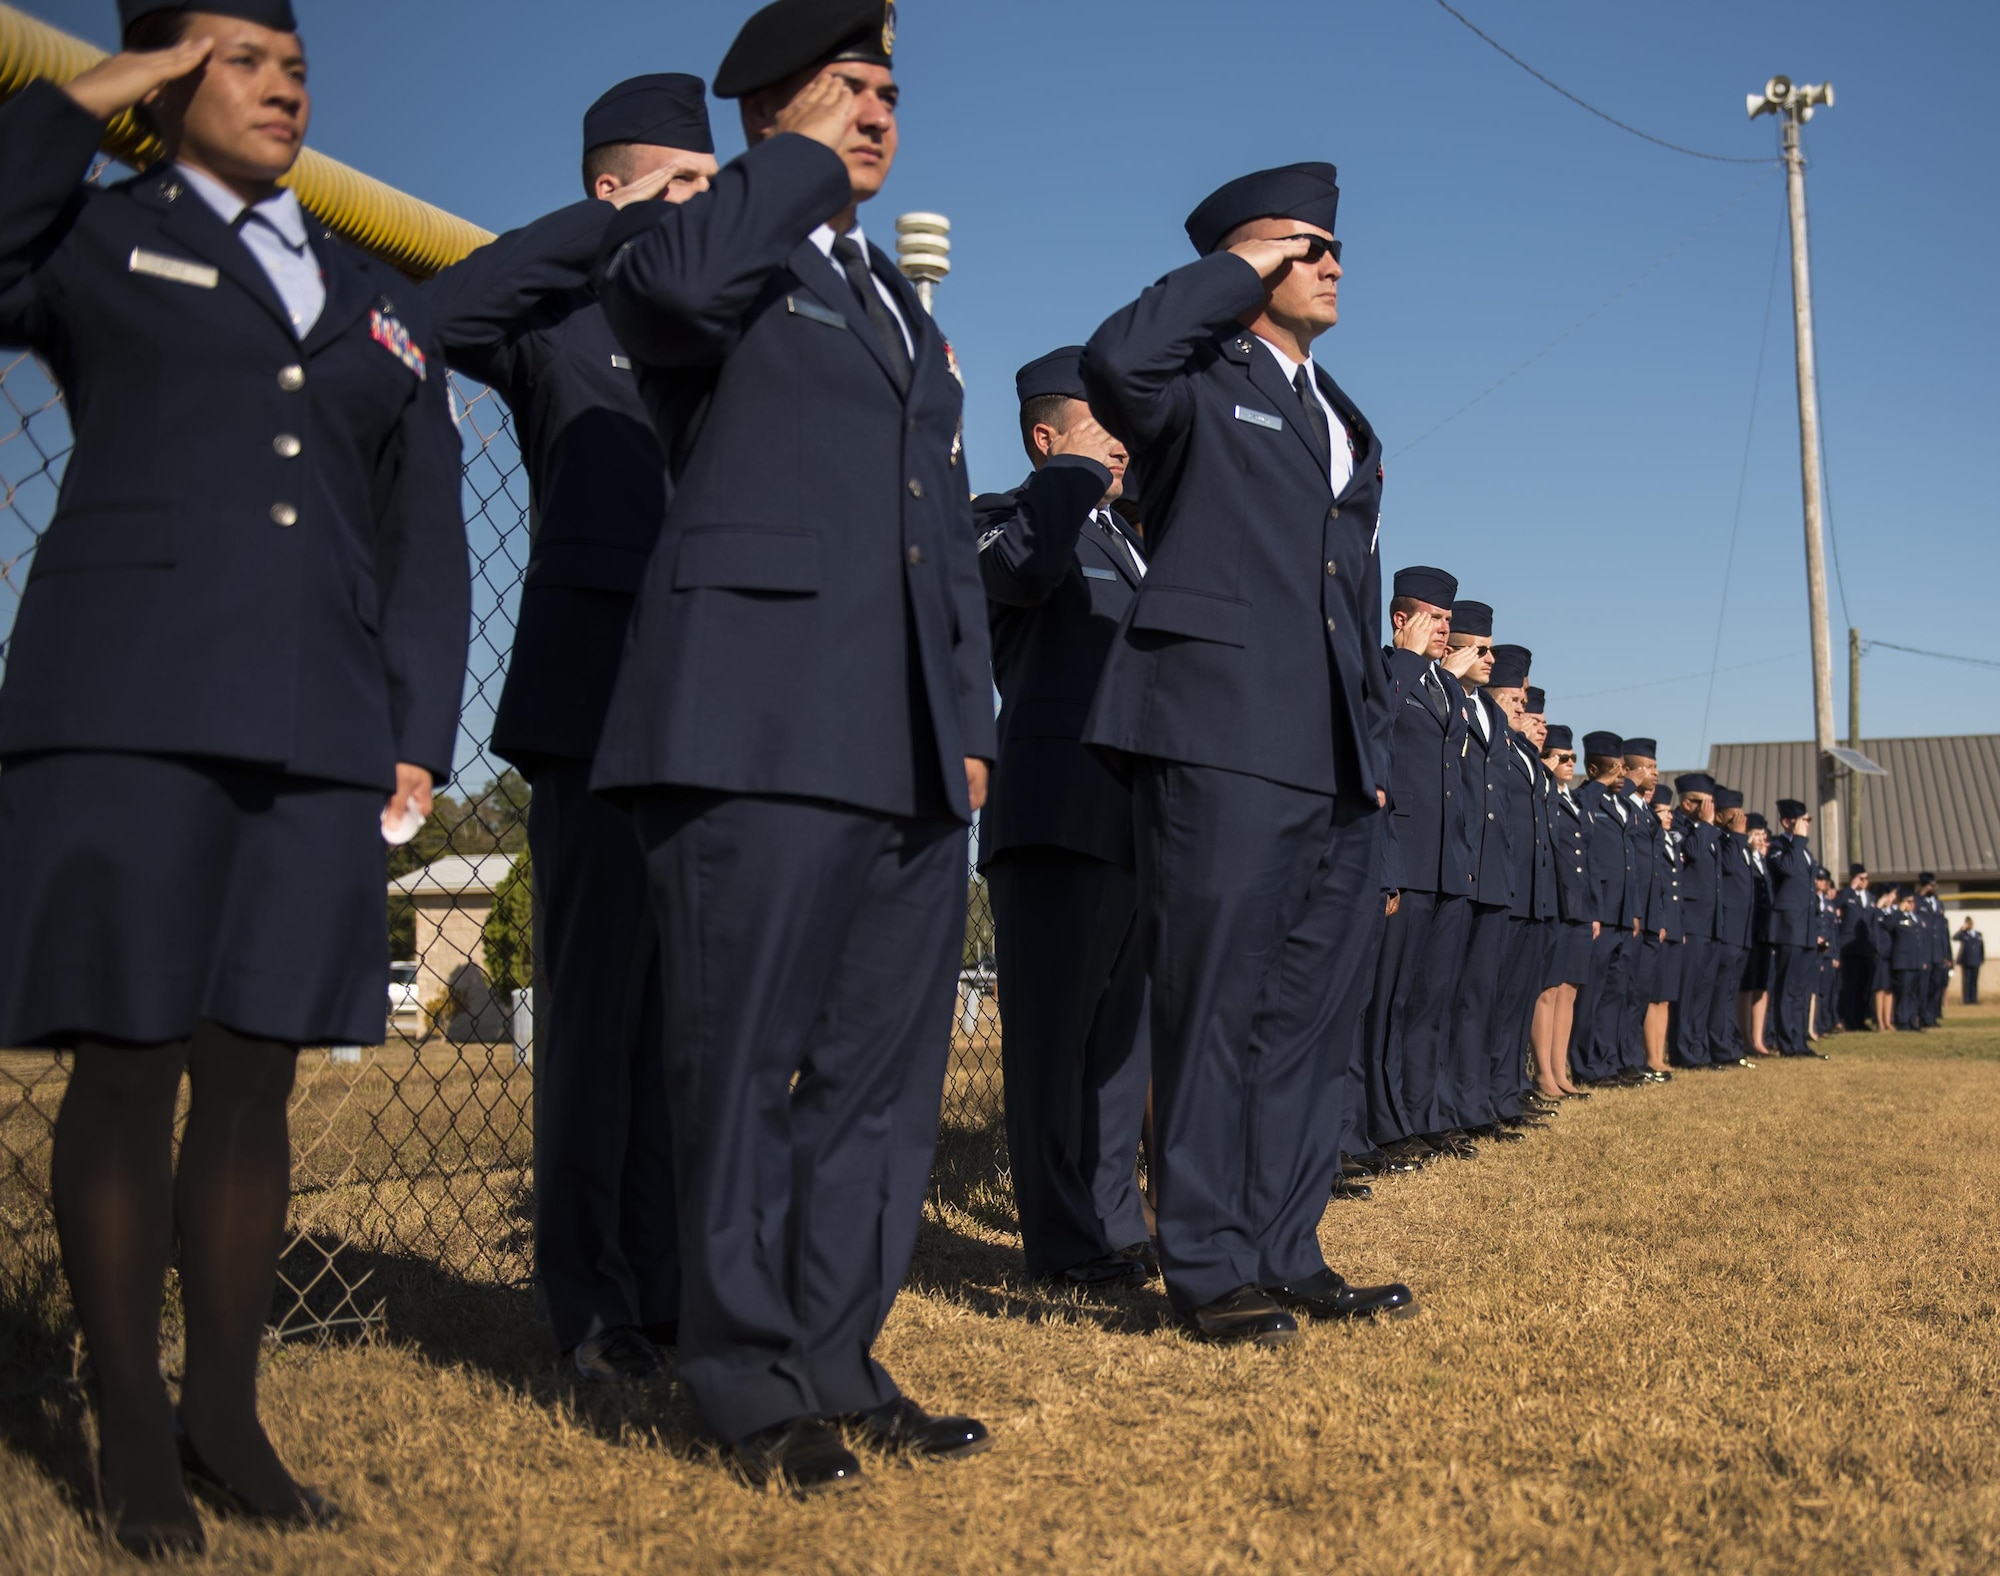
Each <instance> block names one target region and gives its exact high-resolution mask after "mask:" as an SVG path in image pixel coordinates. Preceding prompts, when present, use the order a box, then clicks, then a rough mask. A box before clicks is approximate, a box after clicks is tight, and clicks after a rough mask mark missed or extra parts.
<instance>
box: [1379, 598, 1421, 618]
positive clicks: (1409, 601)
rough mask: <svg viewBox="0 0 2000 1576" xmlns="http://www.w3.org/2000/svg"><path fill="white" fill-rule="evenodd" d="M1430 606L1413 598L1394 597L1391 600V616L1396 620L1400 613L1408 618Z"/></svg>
mask: <svg viewBox="0 0 2000 1576" xmlns="http://www.w3.org/2000/svg"><path fill="white" fill-rule="evenodd" d="M1429 605H1430V604H1429V603H1427V602H1420V601H1418V600H1417V598H1415V597H1413V596H1392V597H1390V598H1389V616H1390V617H1391V618H1394V617H1395V616H1396V615H1397V614H1398V613H1401V614H1403V615H1404V616H1405V617H1407V616H1408V615H1409V614H1411V613H1415V612H1417V611H1419V610H1420V609H1422V608H1425V607H1428V606H1429Z"/></svg>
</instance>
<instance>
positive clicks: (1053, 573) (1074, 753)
mask: <svg viewBox="0 0 2000 1576" xmlns="http://www.w3.org/2000/svg"><path fill="white" fill-rule="evenodd" d="M1110 486H1111V473H1110V472H1109V471H1107V470H1106V469H1105V468H1104V467H1103V466H1102V465H1099V464H1098V463H1097V461H1095V460H1091V459H1086V458H1084V457H1083V456H1081V455H1071V454H1058V455H1056V456H1054V457H1053V458H1051V459H1050V460H1049V462H1048V463H1047V464H1046V465H1044V466H1043V467H1042V468H1041V469H1040V470H1039V471H1037V472H1036V473H1035V474H1034V475H1033V476H1031V477H1029V478H1028V480H1027V482H1026V483H1024V484H1023V485H1022V486H1021V487H1020V488H1018V489H1016V490H1015V491H1014V492H1011V493H989V494H987V495H985V496H983V497H980V498H975V499H974V500H973V503H972V511H973V519H974V522H975V524H976V525H977V528H978V531H979V544H980V546H979V575H980V579H981V580H982V581H983V582H984V583H985V586H986V595H987V600H988V610H989V613H990V616H991V627H992V634H993V682H994V684H995V686H996V687H997V688H998V689H999V691H1000V722H999V729H1000V759H999V762H998V764H997V765H996V766H995V768H994V771H993V783H992V787H991V790H990V792H989V794H988V796H987V801H986V808H985V810H984V811H983V812H982V813H981V815H980V817H979V862H980V864H981V865H982V866H984V865H986V864H988V863H989V862H990V861H991V860H992V859H993V858H994V857H995V856H996V855H998V854H1001V853H1004V852H1005V851H1006V850H1008V849H1010V848H1030V847H1037V846H1040V847H1048V848H1066V849H1069V850H1070V851H1071V852H1072V853H1078V854H1088V855H1090V856H1091V857H1092V858H1094V859H1102V860H1104V861H1105V862H1106V863H1107V864H1113V865H1117V866H1119V867H1120V868H1121V869H1125V870H1130V869H1131V868H1132V793H1131V790H1130V789H1129V788H1128V787H1126V786H1125V784H1124V783H1122V782H1120V781H1119V779H1118V778H1117V777H1116V776H1115V775H1114V774H1113V773H1112V771H1111V769H1110V768H1109V767H1108V766H1107V765H1106V764H1105V762H1104V759H1103V757H1102V756H1100V755H1098V754H1097V753H1096V752H1095V751H1093V750H1089V749H1086V748H1085V747H1084V745H1083V742H1082V738H1083V724H1084V719H1085V718H1086V717H1087V716H1088V715H1089V713H1090V702H1091V697H1092V696H1093V695H1095V694H1096V693H1097V676H1098V674H1099V673H1100V672H1101V671H1102V670H1103V667H1104V659H1105V657H1106V656H1107V655H1108V654H1109V653H1110V650H1111V645H1112V641H1113V639H1114V638H1115V637H1116V635H1117V633H1118V626H1119V624H1120V623H1121V622H1122V621H1123V619H1124V617H1125V614H1126V612H1127V611H1128V610H1129V609H1130V608H1131V606H1132V600H1133V598H1134V596H1136V595H1137V593H1138V588H1139V586H1140V584H1141V576H1140V573H1139V569H1138V566H1137V563H1136V562H1135V560H1134V554H1135V553H1139V552H1140V551H1141V549H1140V547H1139V544H1138V542H1137V540H1136V539H1135V538H1133V537H1132V536H1130V535H1127V534H1126V532H1125V529H1124V527H1123V526H1122V525H1121V524H1119V523H1117V522H1115V521H1114V522H1113V523H1112V524H1110V525H1106V524H1105V523H1104V521H1103V520H1102V518H1101V517H1099V516H1098V515H1096V514H1094V513H1093V511H1094V510H1095V509H1096V506H1097V501H1098V500H1099V499H1100V498H1102V497H1103V496H1104V494H1105V492H1106V491H1107V490H1109V488H1110ZM1114 532H1115V533H1116V535H1115V536H1114V535H1113V534H1112V533H1114Z"/></svg>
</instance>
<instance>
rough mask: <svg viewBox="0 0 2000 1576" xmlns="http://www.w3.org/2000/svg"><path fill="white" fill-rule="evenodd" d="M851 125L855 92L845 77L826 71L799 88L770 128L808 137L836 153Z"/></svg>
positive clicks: (831, 70) (830, 70)
mask: <svg viewBox="0 0 2000 1576" xmlns="http://www.w3.org/2000/svg"><path fill="white" fill-rule="evenodd" d="M853 121H854V89H853V88H852V87H850V86H849V85H848V81H847V78H846V77H845V76H844V75H842V74H841V73H840V72H839V71H837V70H833V69H831V68H829V69H828V70H825V71H822V72H821V73H820V74H819V75H818V76H816V77H814V78H813V79H812V81H810V82H808V83H807V84H806V85H805V86H804V87H802V88H800V89H799V91H798V92H797V93H795V94H794V95H793V96H792V101H791V103H789V104H787V105H786V106H785V107H784V108H783V109H781V110H779V111H778V113H777V115H776V116H775V117H774V118H773V120H772V122H771V124H772V125H773V126H774V127H775V128H776V129H777V130H779V131H795V132H797V133H798V134H799V135H800V136H801V137H810V138H812V140H813V141H814V142H817V143H820V144H821V145H822V146H824V147H828V148H831V149H833V151H834V152H835V153H838V152H839V151H840V145H841V144H842V143H843V142H845V141H846V140H847V129H848V127H849V126H850V125H851V124H852V123H853Z"/></svg>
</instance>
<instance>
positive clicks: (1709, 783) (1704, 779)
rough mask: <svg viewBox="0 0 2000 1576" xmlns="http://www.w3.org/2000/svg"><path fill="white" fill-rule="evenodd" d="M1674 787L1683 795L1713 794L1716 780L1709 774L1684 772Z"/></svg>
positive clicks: (1677, 778) (1675, 780) (1676, 780)
mask: <svg viewBox="0 0 2000 1576" xmlns="http://www.w3.org/2000/svg"><path fill="white" fill-rule="evenodd" d="M1674 786H1675V787H1676V788H1678V789H1679V790H1680V791H1681V792H1682V793H1705V794H1713V793H1714V792H1715V779H1714V778H1713V777H1711V776H1709V775H1708V773H1707V772H1683V773H1682V774H1681V775H1680V776H1678V777H1676V778H1675V779H1674Z"/></svg>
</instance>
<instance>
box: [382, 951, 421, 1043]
mask: <svg viewBox="0 0 2000 1576" xmlns="http://www.w3.org/2000/svg"><path fill="white" fill-rule="evenodd" d="M423 1016H424V1004H423V1002H422V1001H420V1000H418V998H417V966H416V964H414V963H391V964H390V965H389V1023H390V1026H391V1027H392V1028H415V1027H416V1026H417V1025H418V1024H419V1023H421V1022H422V1021H423Z"/></svg>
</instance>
